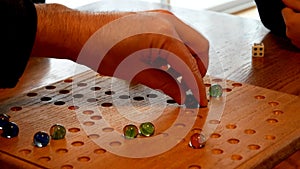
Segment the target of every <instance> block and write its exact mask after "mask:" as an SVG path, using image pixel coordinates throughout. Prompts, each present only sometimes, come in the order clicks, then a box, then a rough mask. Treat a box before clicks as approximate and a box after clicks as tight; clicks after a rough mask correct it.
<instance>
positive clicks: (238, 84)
mask: <svg viewBox="0 0 300 169" xmlns="http://www.w3.org/2000/svg"><path fill="white" fill-rule="evenodd" d="M232 86H233V87H241V86H243V85H242V83H232Z"/></svg>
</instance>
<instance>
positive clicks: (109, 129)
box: [102, 127, 114, 132]
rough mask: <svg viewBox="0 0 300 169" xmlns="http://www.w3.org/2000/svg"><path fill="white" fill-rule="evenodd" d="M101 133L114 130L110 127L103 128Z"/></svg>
mask: <svg viewBox="0 0 300 169" xmlns="http://www.w3.org/2000/svg"><path fill="white" fill-rule="evenodd" d="M102 131H104V132H113V131H114V128H111V127H105V128H103V129H102Z"/></svg>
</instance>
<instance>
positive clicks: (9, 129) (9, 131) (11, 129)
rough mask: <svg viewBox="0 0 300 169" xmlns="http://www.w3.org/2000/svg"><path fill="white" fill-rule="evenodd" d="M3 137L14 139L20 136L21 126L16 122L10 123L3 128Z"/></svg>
mask: <svg viewBox="0 0 300 169" xmlns="http://www.w3.org/2000/svg"><path fill="white" fill-rule="evenodd" d="M2 130H3V133H2V136H3V137H5V138H13V137H17V136H18V135H19V126H18V125H17V124H16V123H14V122H8V123H7V124H5V125H4V126H3V128H2Z"/></svg>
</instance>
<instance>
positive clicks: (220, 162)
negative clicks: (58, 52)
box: [0, 71, 300, 169]
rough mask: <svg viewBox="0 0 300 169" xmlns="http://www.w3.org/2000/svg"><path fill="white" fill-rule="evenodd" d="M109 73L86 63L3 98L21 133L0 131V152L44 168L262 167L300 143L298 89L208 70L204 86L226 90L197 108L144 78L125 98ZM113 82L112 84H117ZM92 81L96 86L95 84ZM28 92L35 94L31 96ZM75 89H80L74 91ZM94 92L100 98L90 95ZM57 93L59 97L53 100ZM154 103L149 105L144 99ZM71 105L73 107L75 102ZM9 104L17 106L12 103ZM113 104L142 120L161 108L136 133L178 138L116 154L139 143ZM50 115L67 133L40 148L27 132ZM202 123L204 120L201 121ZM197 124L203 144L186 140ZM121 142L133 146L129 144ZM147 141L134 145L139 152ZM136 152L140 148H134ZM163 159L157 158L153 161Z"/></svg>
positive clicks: (43, 127) (44, 125)
mask: <svg viewBox="0 0 300 169" xmlns="http://www.w3.org/2000/svg"><path fill="white" fill-rule="evenodd" d="M111 81H112V80H111V78H108V77H102V76H97V75H96V74H95V73H93V72H92V71H87V72H83V73H81V74H78V75H76V76H74V77H69V78H68V79H64V80H61V81H58V82H57V83H52V84H49V85H47V86H45V87H41V88H38V89H35V90H30V91H27V93H24V94H21V95H19V96H17V97H13V98H11V99H8V100H6V101H4V102H2V103H3V106H2V107H1V109H2V111H3V112H7V113H8V114H9V115H10V116H11V117H12V118H11V120H12V121H14V122H16V123H17V124H18V125H19V127H20V133H19V136H18V137H17V138H13V139H5V138H0V141H1V145H0V149H1V152H4V155H11V156H15V157H18V158H19V159H21V160H23V161H25V162H30V163H31V164H32V165H34V166H36V167H45V168H64V167H67V166H68V167H70V166H72V167H74V168H94V167H96V166H98V165H101V168H111V169H114V168H116V169H122V168H124V169H127V168H128V166H135V165H137V168H192V167H194V168H207V169H209V168H211V169H213V168H230V169H231V168H260V169H261V168H270V167H272V166H273V165H274V163H276V162H277V161H278V160H281V158H282V157H284V156H286V155H287V154H291V153H293V151H294V149H298V148H300V145H299V144H298V142H299V134H300V130H299V128H300V123H298V119H299V118H300V114H299V113H295V112H296V111H297V110H298V109H300V99H299V97H297V96H293V95H290V94H284V93H281V92H276V91H273V90H269V89H264V88H261V87H256V86H252V85H247V84H242V83H237V82H233V81H228V80H227V81H222V79H218V78H213V77H209V76H206V78H205V84H206V85H207V89H208V87H209V85H211V84H214V83H220V84H221V85H222V86H223V88H224V89H226V90H224V94H223V96H222V97H221V98H218V99H216V98H209V99H210V102H209V106H208V108H202V109H199V110H198V109H186V108H184V107H180V106H179V105H177V104H165V103H166V102H167V100H170V98H169V97H164V96H163V95H162V94H160V93H159V92H155V91H153V90H150V89H149V88H146V87H143V86H140V87H136V86H132V88H131V89H130V90H129V91H131V94H130V97H131V99H130V100H131V101H129V100H128V99H120V98H119V96H121V95H123V94H124V93H125V94H128V93H126V92H124V91H125V90H126V88H127V86H126V82H122V81H119V82H118V81H114V83H112V82H111ZM78 84H86V85H78ZM111 85H115V87H116V88H113V87H111ZM92 87H100V88H101V89H100V90H99V91H93V90H91V88H92ZM47 88H48V89H47ZM60 91H64V92H60ZM66 91H67V92H66ZM106 91H112V92H113V93H114V94H113V95H112V96H111V95H107V94H105V92H106ZM28 93H31V95H28ZM33 93H34V94H36V95H34V96H33V95H32V94H33ZM150 93H152V94H156V95H157V96H156V97H154V98H147V94H150ZM241 93H242V94H241ZM78 94H81V95H82V96H81V97H78V96H76V95H78ZM135 96H139V97H143V98H145V99H144V100H142V101H137V100H134V97H135ZM43 97H49V98H51V100H49V101H41V98H43ZM93 98H96V99H98V101H96V102H93V101H89V99H93ZM113 98H115V99H113ZM150 100H151V102H150ZM240 100H243V101H240ZM59 101H60V102H63V103H62V104H59V105H57V104H56V103H57V102H59ZM128 101H129V102H128ZM103 103H112V106H103ZM117 103H118V104H119V105H118V104H117ZM150 103H151V104H150ZM132 105H133V106H135V107H134V109H138V110H140V111H141V112H143V113H142V114H140V115H138V113H136V112H134V109H133V107H131V106H132ZM153 105H155V106H154V107H152V108H151V107H149V106H153ZM71 106H78V108H77V109H73V108H72V107H71ZM160 107H161V109H160ZM15 108H20V110H14V109H15ZM118 109H126V110H129V111H127V113H126V114H127V115H128V114H131V113H133V116H134V117H135V118H137V116H140V117H139V119H141V122H142V121H146V120H148V119H149V116H148V115H149V114H152V115H154V116H155V114H159V113H160V112H159V110H163V113H162V114H161V115H160V116H158V117H159V118H157V119H155V120H153V121H152V122H153V123H154V124H155V126H156V132H155V134H154V135H153V136H151V137H149V138H139V139H145V140H147V139H153V138H154V137H158V139H159V140H161V141H162V142H161V143H159V144H158V143H157V141H158V140H157V141H155V142H153V143H151V145H155V144H156V146H158V147H159V149H162V148H163V147H167V145H168V144H170V142H171V141H170V140H169V141H168V139H172V138H173V137H174V138H176V139H178V140H176V143H178V144H176V146H174V147H172V148H171V149H170V150H169V149H168V151H163V152H161V153H159V154H157V155H155V156H150V157H144V158H137V157H139V155H137V156H134V157H135V158H129V157H127V156H126V157H122V156H119V155H118V153H119V154H121V155H122V153H121V151H124V150H123V149H125V150H126V152H128V151H130V150H133V149H135V148H137V147H135V146H137V145H136V144H138V143H140V141H137V142H134V140H131V141H128V140H126V139H122V137H120V136H121V135H122V128H123V127H124V126H125V125H126V124H130V123H133V124H136V125H137V126H138V125H139V124H140V122H133V121H132V120H130V119H132V118H127V119H126V118H124V117H123V116H120V111H118ZM87 110H93V113H85V111H87ZM99 110H100V111H99ZM179 111H183V117H184V118H186V119H185V120H182V121H177V120H176V121H175V119H176V118H178V117H177V116H180V115H179ZM207 114H208V115H207ZM218 115H220V116H218ZM218 117H221V118H220V119H219V118H218ZM191 118H195V119H194V120H193V121H192V122H195V123H194V124H193V123H190V122H189V121H190V120H188V121H187V119H191ZM101 121H107V122H108V124H109V125H108V126H106V125H103V124H102V123H101ZM55 123H59V124H63V125H64V126H65V127H66V129H67V131H68V132H67V136H66V138H65V139H63V140H58V141H55V140H51V142H50V145H48V146H47V147H45V148H36V147H34V146H32V137H30V136H33V135H34V133H35V132H37V131H49V128H50V127H51V126H52V125H53V124H55ZM204 123H205V125H206V126H203V125H204ZM189 125H191V127H190V128H189V127H188V126H189ZM171 127H173V129H175V131H176V132H175V134H174V133H172V132H170V131H169V128H171ZM185 128H186V129H188V132H187V134H186V135H183V136H180V135H178V133H181V132H182V129H185ZM211 129H213V130H211ZM201 130H203V132H204V133H206V134H208V137H209V139H208V140H207V143H206V146H205V148H203V149H198V150H197V149H192V148H190V147H189V146H188V143H189V138H190V136H191V135H192V134H193V133H195V132H199V131H201ZM74 131H76V132H74ZM112 131H116V132H117V135H119V136H118V137H115V138H114V137H112V138H108V141H109V145H110V144H116V143H117V145H115V146H105V144H103V143H101V140H106V139H105V138H103V137H104V135H105V134H106V133H109V134H111V135H113V134H114V133H113V132H112ZM183 132H184V131H183ZM105 137H108V136H107V135H106V136H105ZM174 138H173V139H174ZM99 142H100V143H101V144H100V143H99ZM132 142H134V143H132ZM164 144H166V145H164ZM127 146H128V147H130V148H131V149H130V150H128V149H127ZM154 147H155V146H154ZM118 149H119V150H118ZM152 149H153V148H152ZM152 149H147V148H146V147H144V148H137V150H138V151H140V152H144V151H145V152H147V151H151V150H152ZM111 151H112V152H111ZM116 152H117V153H116ZM134 152H135V151H134ZM136 154H139V152H135V153H134V154H133V155H136ZM62 156H63V157H64V158H62ZM4 157H5V156H4ZM162 159H163V161H162V162H160V163H155V161H158V160H162ZM178 159H180V160H178ZM271 159H272V160H271ZM2 160H3V159H2ZM6 160H7V159H6Z"/></svg>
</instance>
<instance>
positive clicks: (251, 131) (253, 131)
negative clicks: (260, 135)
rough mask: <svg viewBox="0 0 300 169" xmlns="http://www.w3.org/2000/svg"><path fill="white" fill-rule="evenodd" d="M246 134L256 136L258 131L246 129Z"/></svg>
mask: <svg viewBox="0 0 300 169" xmlns="http://www.w3.org/2000/svg"><path fill="white" fill-rule="evenodd" d="M244 132H245V133H246V134H255V133H256V131H255V130H253V129H246V130H245V131H244Z"/></svg>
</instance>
